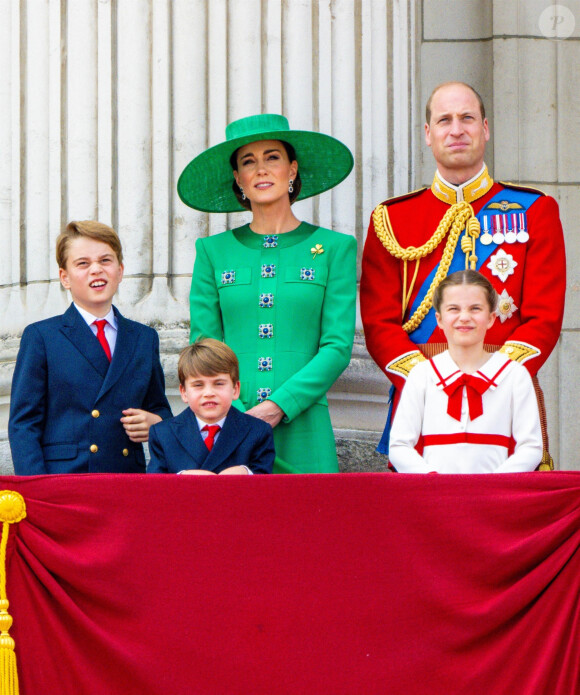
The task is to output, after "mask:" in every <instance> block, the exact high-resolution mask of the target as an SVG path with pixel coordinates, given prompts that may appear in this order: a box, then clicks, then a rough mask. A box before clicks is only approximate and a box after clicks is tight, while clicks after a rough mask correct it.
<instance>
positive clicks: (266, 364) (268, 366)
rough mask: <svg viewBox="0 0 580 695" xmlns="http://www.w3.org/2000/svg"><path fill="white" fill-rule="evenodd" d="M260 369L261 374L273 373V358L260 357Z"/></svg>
mask: <svg viewBox="0 0 580 695" xmlns="http://www.w3.org/2000/svg"><path fill="white" fill-rule="evenodd" d="M258 369H259V370H260V371H261V372H271V371H272V358H271V357H259V358H258Z"/></svg>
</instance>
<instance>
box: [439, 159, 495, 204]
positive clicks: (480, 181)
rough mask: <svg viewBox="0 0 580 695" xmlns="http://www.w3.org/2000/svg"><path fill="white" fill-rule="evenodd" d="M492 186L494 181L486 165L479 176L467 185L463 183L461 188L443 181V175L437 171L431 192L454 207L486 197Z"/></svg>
mask: <svg viewBox="0 0 580 695" xmlns="http://www.w3.org/2000/svg"><path fill="white" fill-rule="evenodd" d="M492 186H493V179H492V178H491V176H490V175H489V172H488V171H487V167H486V166H485V165H484V166H483V169H482V170H481V171H480V172H479V174H478V175H477V176H475V177H474V178H473V179H471V180H470V181H467V182H466V183H462V184H461V185H460V186H454V185H453V184H450V183H448V182H447V181H445V179H443V177H442V176H441V174H440V173H439V172H438V171H436V172H435V177H434V178H433V183H432V184H431V191H432V192H433V195H434V196H435V197H436V198H438V199H439V200H441V201H443V202H444V203H447V204H448V205H453V204H454V203H460V202H462V201H465V202H466V203H472V202H473V201H474V200H477V199H478V198H481V197H482V196H483V195H485V194H486V193H487V192H488V191H489V189H490V188H491V187H492Z"/></svg>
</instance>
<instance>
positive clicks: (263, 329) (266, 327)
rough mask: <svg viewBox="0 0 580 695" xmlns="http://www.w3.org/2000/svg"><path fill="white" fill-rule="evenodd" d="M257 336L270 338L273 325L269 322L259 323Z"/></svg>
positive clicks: (272, 333) (272, 332) (272, 334)
mask: <svg viewBox="0 0 580 695" xmlns="http://www.w3.org/2000/svg"><path fill="white" fill-rule="evenodd" d="M259 336H260V338H272V337H273V336H274V326H273V325H272V324H271V323H261V324H260V328H259Z"/></svg>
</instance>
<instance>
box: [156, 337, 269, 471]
mask: <svg viewBox="0 0 580 695" xmlns="http://www.w3.org/2000/svg"><path fill="white" fill-rule="evenodd" d="M177 371H178V375H179V391H180V393H181V398H182V400H183V402H184V403H187V405H188V406H189V407H188V408H186V409H185V410H184V411H183V412H182V413H181V414H180V415H177V416H176V417H174V418H171V419H170V420H165V421H164V422H160V423H159V424H156V425H154V426H153V427H152V428H151V431H150V433H149V451H150V453H151V461H150V463H149V466H148V468H147V472H148V473H183V474H189V475H215V474H216V473H218V474H220V475H226V474H227V475H234V474H241V475H252V474H253V473H271V472H272V465H273V463H274V437H273V435H272V428H271V427H270V425H268V424H267V423H265V422H264V421H263V420H259V419H258V418H255V417H252V416H251V415H246V414H245V413H241V412H240V411H239V410H238V409H237V408H232V401H233V400H235V399H236V398H238V396H239V395H240V381H239V365H238V358H237V357H236V355H235V354H234V352H233V350H232V349H231V348H229V347H228V346H227V345H225V343H221V342H220V341H219V340H214V339H212V338H205V339H203V340H199V341H197V342H195V343H193V344H192V345H188V347H186V348H185V349H184V350H182V352H181V354H180V356H179V362H178V365H177Z"/></svg>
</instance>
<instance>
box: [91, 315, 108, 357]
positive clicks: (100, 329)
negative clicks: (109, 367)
mask: <svg viewBox="0 0 580 695" xmlns="http://www.w3.org/2000/svg"><path fill="white" fill-rule="evenodd" d="M94 324H95V326H96V327H97V340H98V341H99V343H101V347H102V348H103V350H104V351H105V355H107V359H108V360H109V362H110V361H111V347H110V345H109V343H108V341H107V336H106V335H105V326H106V324H107V321H105V319H99V320H98V321H95V322H94Z"/></svg>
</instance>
